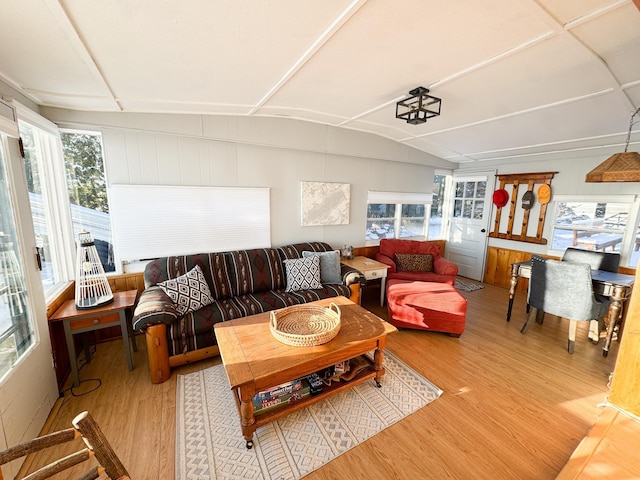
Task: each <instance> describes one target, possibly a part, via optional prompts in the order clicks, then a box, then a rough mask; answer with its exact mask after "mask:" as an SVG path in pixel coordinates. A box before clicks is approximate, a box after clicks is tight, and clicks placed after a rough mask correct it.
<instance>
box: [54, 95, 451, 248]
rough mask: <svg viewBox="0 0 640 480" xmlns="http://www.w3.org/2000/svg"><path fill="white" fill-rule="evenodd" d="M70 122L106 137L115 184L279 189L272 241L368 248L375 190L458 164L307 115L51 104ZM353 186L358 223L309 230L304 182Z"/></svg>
mask: <svg viewBox="0 0 640 480" xmlns="http://www.w3.org/2000/svg"><path fill="white" fill-rule="evenodd" d="M42 113H43V115H44V116H46V117H47V118H49V119H50V120H51V121H53V122H55V123H57V124H59V125H60V126H61V127H65V126H67V127H72V128H92V129H99V130H101V131H102V133H103V142H104V149H105V161H106V168H107V176H108V181H109V183H110V184H150V185H187V186H188V185H206V186H238V187H269V188H271V236H272V245H274V246H279V245H284V244H287V243H293V242H298V241H325V242H327V243H329V244H331V245H333V246H334V247H336V248H338V247H341V246H343V245H345V244H348V245H354V246H358V245H364V240H365V229H366V205H367V192H368V191H369V190H382V191H397V192H420V193H431V191H432V188H433V175H434V167H438V168H445V169H452V168H453V167H454V164H451V163H450V162H446V161H444V160H441V159H439V158H437V157H433V156H431V155H429V154H426V153H424V152H421V151H418V150H416V149H414V148H411V147H408V146H405V145H401V144H399V143H397V142H394V141H391V140H387V139H384V138H382V137H379V136H376V135H372V134H368V133H362V132H357V131H352V130H345V129H339V128H334V127H328V126H326V125H320V124H314V123H309V122H302V121H298V120H290V119H279V118H261V117H234V116H202V115H147V114H124V113H121V114H118V113H116V114H112V113H83V112H73V111H68V110H60V109H51V108H44V107H43V108H42ZM301 181H322V182H338V183H349V184H351V211H350V222H349V224H348V225H336V226H321V227H302V226H300V182H301Z"/></svg>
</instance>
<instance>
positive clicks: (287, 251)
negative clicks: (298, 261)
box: [278, 242, 334, 261]
mask: <svg viewBox="0 0 640 480" xmlns="http://www.w3.org/2000/svg"><path fill="white" fill-rule="evenodd" d="M331 250H334V249H333V247H331V245H329V244H328V243H324V242H305V243H293V244H291V245H284V246H282V247H278V253H279V254H280V258H281V259H282V260H283V261H284V260H287V259H289V258H301V257H302V252H330V251H331Z"/></svg>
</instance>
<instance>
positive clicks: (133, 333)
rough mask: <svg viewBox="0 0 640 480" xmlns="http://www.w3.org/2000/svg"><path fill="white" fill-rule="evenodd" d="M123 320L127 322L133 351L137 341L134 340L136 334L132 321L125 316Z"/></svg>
mask: <svg viewBox="0 0 640 480" xmlns="http://www.w3.org/2000/svg"><path fill="white" fill-rule="evenodd" d="M125 321H126V322H127V328H128V329H129V338H130V339H131V344H132V345H133V351H134V352H137V351H138V342H137V341H136V334H135V332H134V331H133V322H132V321H131V319H129V318H126V319H125Z"/></svg>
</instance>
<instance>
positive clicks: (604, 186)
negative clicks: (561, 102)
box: [458, 147, 640, 262]
mask: <svg viewBox="0 0 640 480" xmlns="http://www.w3.org/2000/svg"><path fill="white" fill-rule="evenodd" d="M623 149H624V148H623V147H620V149H619V150H616V149H615V148H608V149H605V148H599V149H592V150H582V151H572V152H558V153H553V154H545V155H538V156H530V157H527V158H519V159H513V160H512V161H510V162H509V163H508V164H500V163H498V162H473V163H465V164H461V165H460V168H459V170H458V171H461V172H472V171H474V170H478V169H482V170H486V169H489V168H496V169H497V172H498V174H499V175H503V174H512V173H534V172H558V173H557V174H555V175H554V177H553V180H552V181H551V190H552V196H551V203H550V204H549V207H548V209H547V216H546V221H545V225H544V231H543V238H546V239H548V240H549V245H537V244H533V243H526V242H518V241H513V240H502V239H497V238H489V245H490V246H494V247H499V248H508V249H513V250H521V251H526V252H532V253H540V254H545V253H548V251H549V249H550V243H551V232H552V228H553V220H552V219H553V212H554V208H555V202H554V196H555V195H594V196H596V197H600V198H603V197H605V196H607V195H635V196H636V201H635V204H634V206H633V208H632V211H631V218H630V219H629V222H630V223H631V224H633V225H638V221H639V220H640V219H639V218H638V215H640V198H639V197H640V184H638V183H637V182H615V183H586V182H585V176H586V174H587V173H588V172H590V171H591V170H592V169H593V168H595V167H596V166H597V165H599V164H600V163H602V162H603V161H604V160H606V159H607V158H608V157H609V156H610V155H612V154H613V153H616V152H620V151H622V150H623ZM498 187H499V183H498V182H496V188H498ZM520 194H522V192H520ZM519 210H521V209H519ZM495 213H496V208H495V207H494V208H493V215H494V218H495ZM503 216H504V212H503ZM531 218H533V216H532V217H531ZM515 220H516V223H517V221H518V219H517V218H516V219H515ZM634 222H635V223H634ZM530 223H534V222H531V221H530ZM514 224H515V223H514ZM490 225H491V228H493V220H492V222H491V224H490ZM624 261H625V259H624V258H623V262H624Z"/></svg>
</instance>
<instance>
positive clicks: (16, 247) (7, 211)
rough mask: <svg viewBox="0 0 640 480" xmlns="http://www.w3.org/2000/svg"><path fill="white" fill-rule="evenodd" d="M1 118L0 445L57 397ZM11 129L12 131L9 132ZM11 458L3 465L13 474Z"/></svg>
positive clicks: (14, 153) (31, 428)
mask: <svg viewBox="0 0 640 480" xmlns="http://www.w3.org/2000/svg"><path fill="white" fill-rule="evenodd" d="M2 130H3V126H2V124H1V122H0V449H5V448H7V447H8V446H13V445H16V444H18V443H20V442H22V441H24V440H28V439H31V438H33V437H36V436H37V435H38V434H39V433H40V429H41V428H42V426H43V425H44V423H45V421H46V419H47V416H48V415H49V413H50V411H51V407H52V406H53V404H54V403H55V401H56V399H57V397H58V387H57V384H56V376H55V372H54V370H53V361H52V358H51V342H50V340H49V333H48V332H49V329H48V325H47V316H46V306H45V301H44V293H43V290H42V282H41V280H40V275H39V273H40V272H39V271H38V268H37V265H36V261H35V254H28V253H26V252H35V235H34V233H33V222H32V220H31V212H30V210H29V197H28V192H27V185H26V182H25V180H24V179H25V172H24V166H23V164H22V161H21V160H22V158H20V153H19V148H18V141H17V139H16V138H15V137H9V136H8V135H5V134H4V133H3V131H2ZM11 133H13V132H11ZM20 463H21V462H19V461H18V460H16V461H15V462H12V463H11V464H9V465H7V466H5V467H3V472H4V474H5V478H13V477H14V476H15V474H16V473H17V469H18V468H19V466H20V465H19V464H20Z"/></svg>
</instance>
